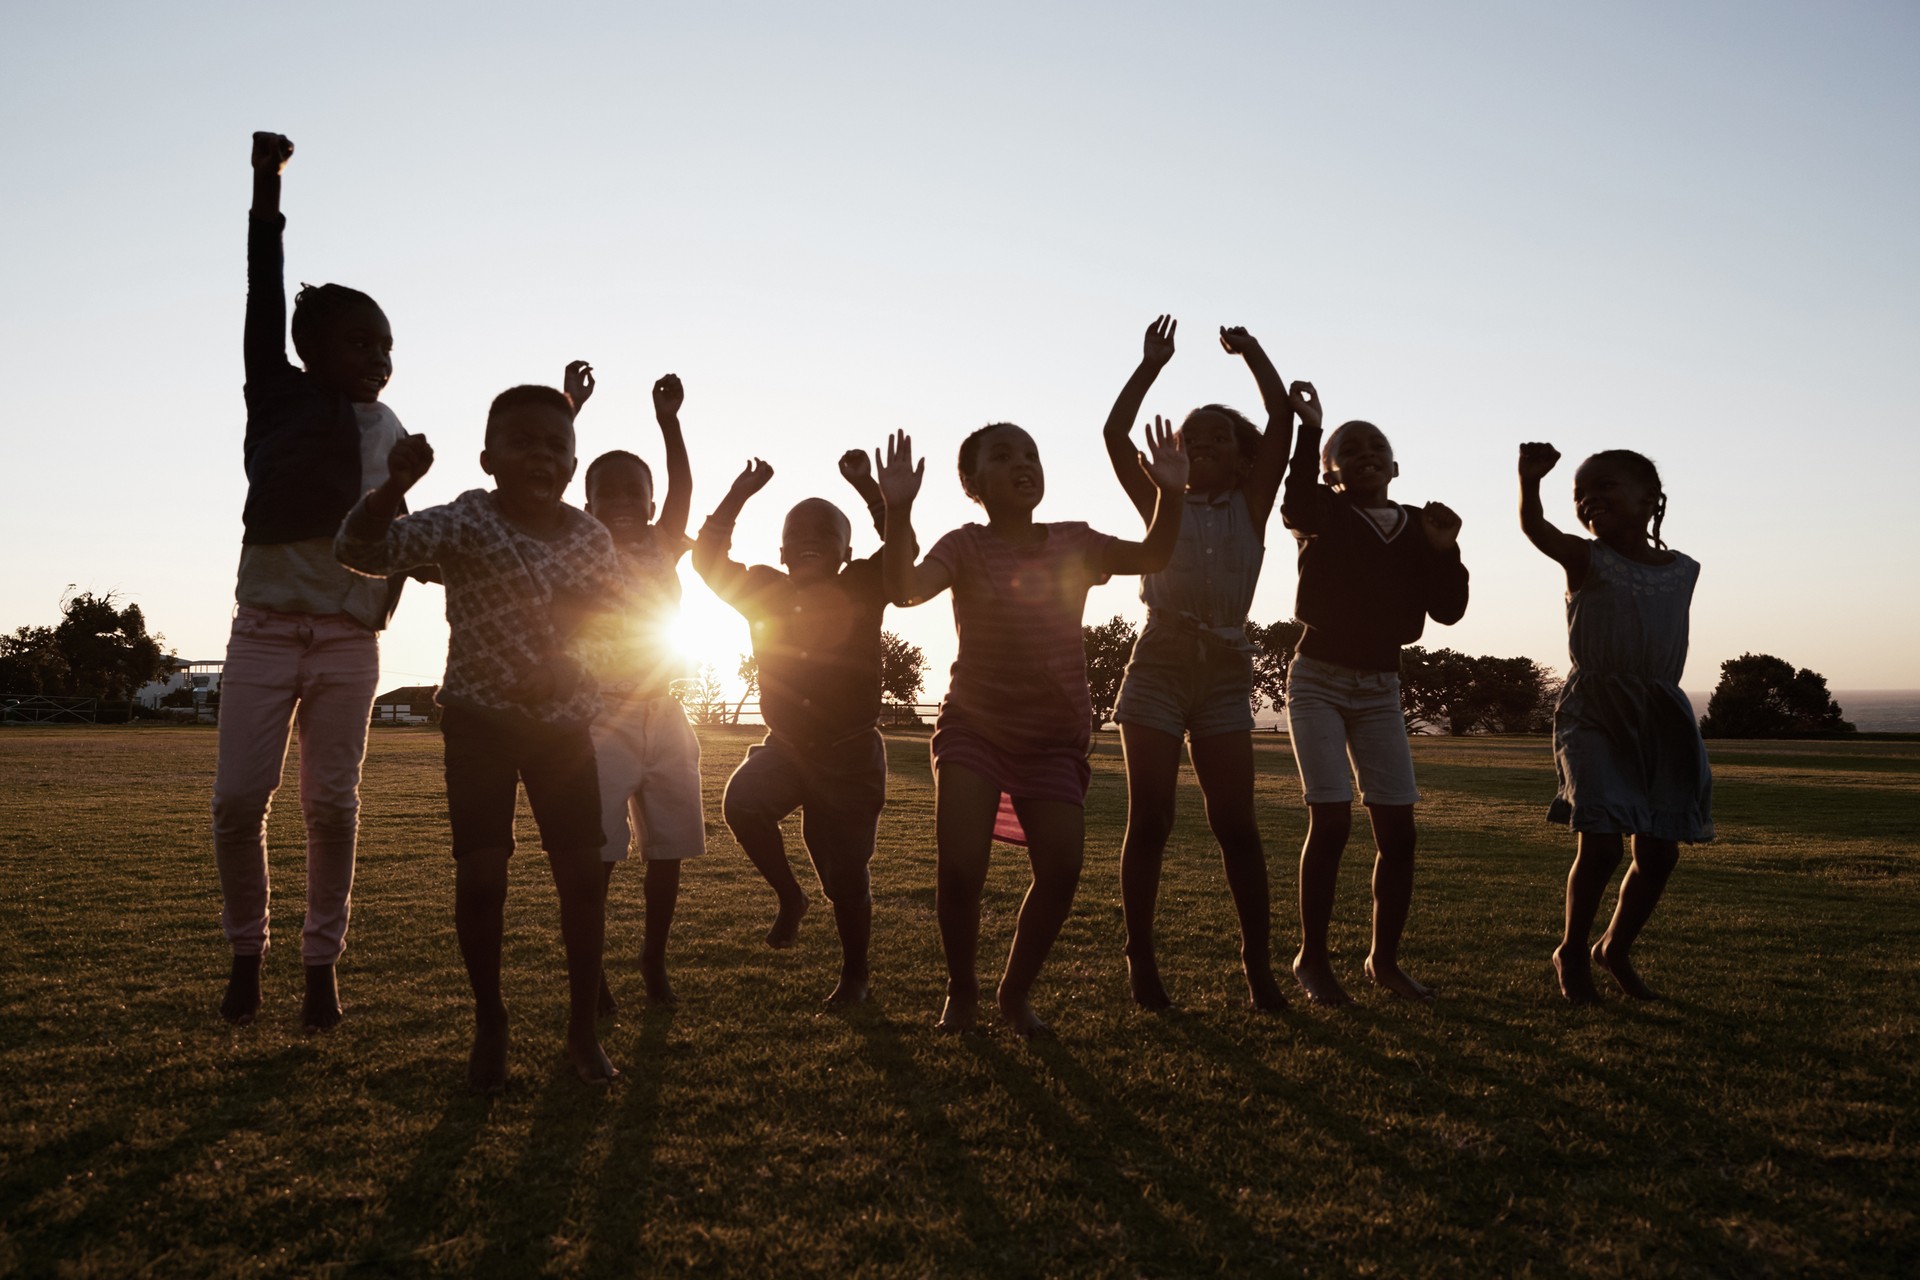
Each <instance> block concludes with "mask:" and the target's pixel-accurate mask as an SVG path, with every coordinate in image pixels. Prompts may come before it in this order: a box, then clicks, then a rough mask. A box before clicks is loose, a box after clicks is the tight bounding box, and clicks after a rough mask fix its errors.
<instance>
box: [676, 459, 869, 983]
mask: <svg viewBox="0 0 1920 1280" xmlns="http://www.w3.org/2000/svg"><path fill="white" fill-rule="evenodd" d="M840 470H841V474H843V475H845V476H846V477H847V479H848V480H849V481H850V482H851V483H852V484H853V486H854V487H855V488H856V489H857V490H859V491H860V493H861V496H862V497H864V498H865V499H866V500H867V504H868V509H869V510H870V511H871V512H872V513H873V514H874V518H875V523H876V524H879V523H881V522H882V521H883V519H884V512H883V510H882V508H881V507H880V498H879V490H878V489H877V487H876V486H875V485H874V482H873V478H872V476H871V475H870V474H869V472H868V469H867V465H866V454H864V453H862V452H860V451H858V450H855V451H853V452H852V453H850V454H848V455H847V456H845V457H843V458H842V459H841V460H840ZM772 478H773V468H771V467H769V466H768V465H767V464H766V463H764V462H761V461H760V460H759V459H757V458H756V459H754V460H753V461H752V462H750V463H749V464H748V465H747V467H746V469H745V470H743V471H742V472H741V473H740V475H739V478H737V479H736V480H735V481H734V482H733V487H732V488H731V489H730V490H728V492H727V496H726V497H725V498H724V499H723V500H722V501H721V503H720V505H719V507H717V508H716V509H715V510H714V513H713V514H712V515H711V516H709V517H708V518H707V522H706V524H704V525H703V526H701V529H700V538H699V541H698V542H697V543H695V545H694V549H693V566H694V568H695V569H696V570H697V571H698V572H699V574H700V576H701V577H702V578H703V579H705V580H706V583H707V585H708V586H709V587H711V588H713V591H714V594H716V595H718V596H719V597H720V598H721V599H722V600H725V601H726V602H727V603H728V604H730V605H732V606H733V607H734V608H735V609H738V610H739V611H740V614H741V616H742V617H744V618H745V619H746V620H747V624H748V626H749V627H750V628H751V629H752V634H753V656H754V660H755V661H756V662H757V663H758V664H759V672H760V714H761V719H762V720H764V721H765V722H766V726H767V736H766V739H765V740H764V741H762V742H760V743H758V744H757V745H755V746H753V747H750V748H748V750H747V757H746V759H745V760H743V761H741V762H740V767H739V768H738V769H736V770H734V773H733V777H732V778H730V779H729V780H728V782H727V791H726V797H725V801H724V810H725V814H726V819H727V826H728V828H729V829H730V830H732V832H733V835H734V838H735V839H736V840H738V841H739V842H740V847H741V848H742V849H744V850H746V853H747V857H748V858H749V859H751V860H752V862H753V865H754V866H755V867H756V868H758V869H759V871H760V874H761V875H763V876H765V877H766V880H767V883H768V884H770V885H772V886H773V890H774V893H775V895H776V896H777V897H778V899H779V910H778V912H777V913H776V914H775V916H774V920H773V927H772V928H770V929H769V930H768V931H767V945H768V946H771V947H782V948H784V947H791V946H792V945H793V943H794V939H795V937H796V935H797V933H798V931H799V928H800V918H801V916H803V915H805V914H806V911H807V896H806V894H805V892H803V891H802V890H801V888H800V882H799V881H798V880H797V879H795V878H794V874H793V868H792V867H791V866H790V865H789V864H788V862H787V850H786V844H785V842H784V841H783V840H782V838H781V835H780V822H781V820H782V819H783V818H785V817H786V816H787V815H788V814H790V813H792V812H793V811H794V810H795V809H799V810H801V828H800V830H801V838H802V839H803V840H804V841H805V842H806V847H807V856H808V857H809V858H810V859H812V861H813V869H814V873H815V875H816V876H818V878H819V880H820V891H821V892H822V893H824V894H825V895H826V896H827V901H828V902H831V903H832V904H833V921H834V927H835V929H836V930H837V931H838V932H839V935H840V981H839V982H838V983H837V984H836V985H835V986H834V988H833V991H832V993H831V994H830V995H828V997H827V999H828V1000H829V1001H832V1002H833V1003H836V1004H852V1003H858V1002H860V1001H863V1000H865V999H866V998H867V995H868V988H869V971H868V964H867V953H868V948H869V944H870V942H871V939H872V934H873V897H872V892H871V887H870V883H869V878H868V864H869V863H870V862H871V861H872V859H873V847H874V838H875V835H876V833H877V831H878V830H879V823H880V809H881V807H882V805H884V804H885V802H886V797H887V748H886V742H885V740H884V739H883V738H882V737H881V735H880V730H879V727H878V725H879V720H880V658H881V644H880V624H881V619H882V615H883V614H884V613H885V611H886V607H887V594H886V590H885V584H884V583H883V581H882V577H881V565H880V553H879V552H875V553H874V554H873V555H871V556H868V557H866V558H865V559H862V560H854V559H853V558H852V556H853V549H852V540H853V526H852V524H851V523H850V522H849V521H848V520H847V517H846V516H845V515H844V514H843V513H842V512H841V511H840V509H839V508H838V507H836V506H834V505H833V504H832V503H831V502H828V501H827V500H825V499H824V498H808V499H806V500H805V501H804V502H801V503H799V504H798V505H796V506H795V507H794V508H793V510H791V511H789V512H788V513H787V518H786V522H785V523H784V524H783V525H782V526H781V531H780V563H781V564H783V565H785V566H786V572H784V573H782V572H781V571H780V570H778V569H776V568H773V567H772V566H771V565H764V564H757V565H754V566H752V567H751V568H749V567H748V566H746V565H743V564H741V563H739V562H738V561H736V560H734V559H732V558H731V557H729V555H728V554H727V553H728V550H729V548H730V546H731V544H732V541H733V525H734V521H735V520H737V519H738V518H739V516H740V509H741V508H742V507H743V506H745V505H746V502H747V499H749V498H751V497H752V496H753V495H754V494H756V493H758V492H760V490H761V489H763V488H765V487H766V484H767V481H769V480H771V479H772Z"/></svg>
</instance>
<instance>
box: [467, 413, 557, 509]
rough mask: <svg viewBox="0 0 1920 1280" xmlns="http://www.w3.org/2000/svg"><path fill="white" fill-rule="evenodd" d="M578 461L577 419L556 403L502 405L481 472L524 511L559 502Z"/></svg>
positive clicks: (489, 431)
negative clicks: (490, 478) (575, 448)
mask: <svg viewBox="0 0 1920 1280" xmlns="http://www.w3.org/2000/svg"><path fill="white" fill-rule="evenodd" d="M574 465H575V459H574V456H573V418H572V417H571V416H570V415H568V414H567V413H566V411H565V410H562V409H560V408H558V407H557V406H554V405H545V404H517V405H514V406H512V407H511V408H508V409H502V410H501V411H500V413H499V415H498V416H497V417H495V418H494V420H493V422H492V424H491V425H490V426H489V427H488V428H487V447H486V448H485V449H482V450H481V451H480V468H481V470H483V471H485V472H486V473H487V474H488V475H490V476H492V477H493V483H494V487H495V489H497V490H498V491H499V494H500V496H501V497H502V498H505V499H506V500H507V501H508V502H510V503H512V504H513V505H515V506H517V507H519V508H521V509H523V510H529V509H537V508H540V507H551V506H557V505H558V504H559V502H560V495H561V494H563V493H565V492H566V491H567V482H568V481H570V480H572V479H573V468H574Z"/></svg>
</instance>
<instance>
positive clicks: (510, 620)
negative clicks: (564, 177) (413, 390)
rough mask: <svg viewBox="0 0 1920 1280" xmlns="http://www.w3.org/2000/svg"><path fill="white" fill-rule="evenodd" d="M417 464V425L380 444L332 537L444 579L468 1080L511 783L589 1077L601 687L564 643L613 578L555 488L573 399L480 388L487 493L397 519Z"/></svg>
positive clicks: (495, 959) (602, 535) (481, 1073)
mask: <svg viewBox="0 0 1920 1280" xmlns="http://www.w3.org/2000/svg"><path fill="white" fill-rule="evenodd" d="M432 463H433V451H432V449H431V448H429V447H428V445H427V441H426V438H425V437H424V436H417V435H416V436H409V437H407V438H406V439H404V440H402V441H401V442H400V443H399V444H397V445H395V446H394V448H393V452H392V453H391V454H390V455H389V456H388V459H387V479H386V481H385V483H383V484H382V485H380V487H379V488H377V489H374V490H373V491H372V492H371V493H369V494H367V495H366V497H364V498H362V499H361V500H360V502H359V503H358V504H357V505H356V506H355V507H354V508H353V510H352V511H350V512H349V513H348V514H347V518H346V521H345V522H344V523H343V524H342V525H341V526H340V532H339V535H338V537H337V538H336V539H335V541H334V551H335V553H336V554H337V555H338V556H339V557H340V562H341V563H342V564H344V565H346V566H347V567H348V568H349V569H353V570H355V571H356V572H359V573H364V574H369V575H379V576H386V575H390V574H394V573H399V572H403V571H405V570H406V569H409V568H412V567H414V566H417V565H429V564H437V565H439V566H440V571H441V573H442V575H443V576H444V578H445V581H446V592H447V627H448V632H449V634H448V640H447V673H446V678H445V680H444V682H443V683H442V684H441V687H440V693H439V696H438V701H439V703H440V705H441V707H442V708H443V715H442V719H441V732H442V734H443V736H444V737H445V741H446V775H447V808H448V811H449V816H450V818H451V820H452V826H453V857H454V926H455V930H456V932H457V933H458V934H459V938H460V955H461V958H462V959H463V960H464V961H465V962H466V967H467V979H468V981H469V982H470V983H471V984H472V986H473V999H474V1022H475V1027H474V1037H473V1051H472V1053H471V1054H470V1056H469V1057H468V1060H467V1080H468V1083H469V1084H470V1085H471V1086H472V1087H473V1088H474V1089H475V1090H477V1091H479V1092H482V1093H498V1092H499V1091H500V1090H502V1089H503V1088H505V1087H506V1081H507V1008H506V1004H505V1002H504V1001H503V999H502V998H501V993H500V946H501V935H502V932H503V929H504V917H505V908H506V896H507V863H508V859H509V858H510V856H511V855H512V853H513V814H514V802H515V798H516V791H517V787H518V784H520V783H525V785H526V788H527V802H528V804H529V805H530V806H531V807H532V809H533V816H534V820H535V822H536V823H537V824H538V825H539V828H540V842H541V844H542V845H543V846H545V848H546V851H547V861H548V864H549V866H550V867H551V868H552V871H553V880H554V885H555V887H556V888H557V889H558V890H559V895H560V933H561V938H562V940H563V941H564V942H565V945H566V952H567V982H568V991H569V996H570V1002H569V1013H568V1018H567V1054H568V1056H569V1058H571V1059H572V1062H573V1065H574V1069H575V1070H576V1071H577V1072H579V1074H580V1078H581V1079H583V1080H586V1081H588V1082H589V1083H595V1084H604V1083H607V1082H609V1081H611V1080H612V1078H613V1077H614V1076H615V1075H616V1074H617V1073H616V1072H615V1071H614V1069H613V1065H612V1064H611V1063H610V1062H608V1061H607V1055H606V1053H605V1052H604V1051H603V1050H602V1049H601V1047H600V1040H599V1035H598V1031H597V1029H596V1027H595V1005H596V1002H597V998H598V996H599V991H600V962H601V949H602V943H603V935H604V932H605V907H606V884H607V882H606V876H605V873H604V872H603V871H602V870H601V868H600V847H601V845H602V844H603V843H605V835H604V834H603V832H602V829H601V820H600V787H599V779H598V776H597V774H596V771H595V765H594V755H593V741H592V739H591V737H589V735H588V726H589V724H590V723H591V722H592V720H593V717H594V715H595V713H596V712H597V711H598V710H599V707H600V696H599V691H598V689H597V687H596V685H595V683H594V680H593V678H592V677H591V676H590V675H589V674H588V673H587V672H586V671H585V670H584V669H583V668H582V667H581V666H580V664H579V663H578V662H577V661H576V660H575V659H574V657H573V656H572V655H571V653H570V652H569V648H570V643H569V642H570V640H571V638H572V632H573V629H574V623H575V622H576V620H578V619H580V618H583V617H584V616H585V615H586V613H587V612H588V610H589V609H590V608H591V602H592V601H593V600H595V599H596V598H602V597H604V596H606V595H607V594H608V593H610V592H613V591H616V590H618V583H619V579H620V566H619V562H618V561H617V559H616V558H615V556H614V550H613V542H612V539H611V538H610V537H609V536H608V534H607V530H606V528H605V527H604V526H602V525H601V524H600V523H599V522H598V521H596V520H594V519H592V518H591V517H590V516H587V515H586V514H584V513H583V512H581V511H578V510H576V509H574V508H573V507H570V506H568V505H567V504H566V503H564V502H562V501H561V494H562V493H564V492H565V490H566V487H567V482H568V481H569V480H571V479H572V478H573V471H574V467H575V464H576V459H575V457H574V437H573V405H572V404H571V403H570V402H569V401H568V399H567V397H566V396H564V395H562V394H561V393H560V392H559V391H556V390H554V389H553V388H551V387H536V386H522V387H513V388H511V389H510V390H507V391H503V392H501V393H500V395H499V396H497V397H495V399H494V401H493V405H492V407H491V408H490V409H489V410H488V412H487V433H486V447H485V448H484V449H483V450H482V452H481V454H480V465H481V467H482V468H483V469H484V470H485V471H486V472H487V474H489V475H491V476H492V477H493V479H494V488H493V489H492V490H491V491H488V490H484V489H472V490H469V491H468V492H466V493H463V494H461V495H460V496H459V497H458V498H455V499H454V500H453V501H452V502H449V503H446V504H445V505H443V506H437V507H429V508H427V509H426V510H424V511H418V512H415V513H413V514H412V515H400V514H399V511H400V500H401V497H402V495H404V494H405V493H406V491H407V490H408V489H410V488H412V487H413V485H414V483H415V482H416V481H418V480H419V478H420V477H421V476H422V475H423V474H425V473H426V470H427V468H428V467H429V466H431V465H432Z"/></svg>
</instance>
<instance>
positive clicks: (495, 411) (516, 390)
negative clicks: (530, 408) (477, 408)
mask: <svg viewBox="0 0 1920 1280" xmlns="http://www.w3.org/2000/svg"><path fill="white" fill-rule="evenodd" d="M523 404H525V405H537V406H540V407H542V408H546V409H558V410H559V411H560V412H561V413H564V414H565V415H567V423H568V424H569V425H571V424H572V423H573V401H571V400H569V399H567V397H566V394H565V393H564V392H561V391H556V390H555V389H554V388H552V387H543V386H540V385H539V384H537V383H531V382H529V383H522V384H521V385H520V386H517V387H508V388H507V389H506V390H505V391H502V392H501V393H500V394H499V395H497V396H495V397H494V398H493V403H492V404H490V405H488V406H487V441H488V442H489V443H491V442H492V440H493V424H494V422H495V421H497V420H498V419H499V417H500V415H501V414H503V413H505V412H506V411H507V410H509V409H517V408H519V407H520V406H521V405H523Z"/></svg>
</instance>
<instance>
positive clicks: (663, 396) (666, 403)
mask: <svg viewBox="0 0 1920 1280" xmlns="http://www.w3.org/2000/svg"><path fill="white" fill-rule="evenodd" d="M686 401H687V389H686V388H685V387H683V386H681V385H680V375H679V374H677V373H663V374H661V375H660V380H659V381H658V382H656V383H654V384H653V416H654V417H655V418H658V419H660V420H661V421H663V422H664V421H666V420H667V419H669V418H678V417H679V416H680V406H681V405H683V404H685V403H686ZM767 474H768V475H769V476H771V475H772V474H773V472H772V471H768V472H767Z"/></svg>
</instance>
